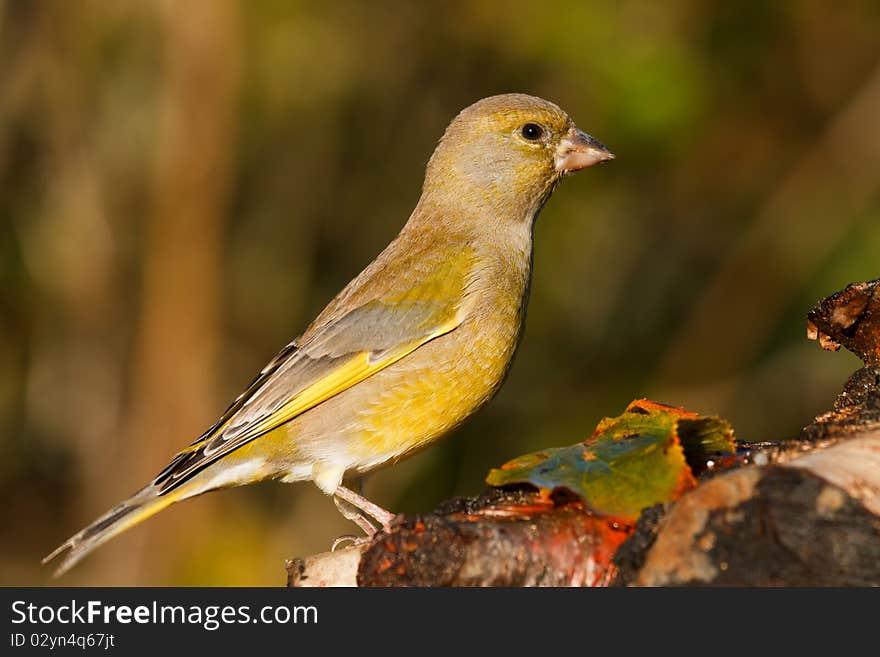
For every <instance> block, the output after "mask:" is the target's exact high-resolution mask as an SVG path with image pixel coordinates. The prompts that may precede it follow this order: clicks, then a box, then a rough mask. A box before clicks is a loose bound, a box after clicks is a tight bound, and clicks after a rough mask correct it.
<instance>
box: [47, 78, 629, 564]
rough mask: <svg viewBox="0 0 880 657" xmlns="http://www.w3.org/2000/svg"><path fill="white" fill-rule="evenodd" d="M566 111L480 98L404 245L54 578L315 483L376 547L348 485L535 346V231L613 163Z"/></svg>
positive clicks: (391, 458) (66, 549)
mask: <svg viewBox="0 0 880 657" xmlns="http://www.w3.org/2000/svg"><path fill="white" fill-rule="evenodd" d="M613 158H614V155H613V154H612V153H611V152H610V151H609V150H608V149H607V148H606V147H605V146H604V145H602V144H601V143H600V142H599V141H597V140H596V139H594V138H593V137H591V136H590V135H588V134H586V133H584V132H582V131H580V130H578V129H577V127H575V125H574V123H573V122H572V120H571V119H570V118H569V117H568V115H567V114H566V113H565V112H564V111H562V109H560V108H559V107H558V106H556V105H555V104H553V103H550V102H548V101H546V100H543V99H541V98H536V97H534V96H528V95H524V94H506V95H500V96H492V97H490V98H485V99H483V100H480V101H478V102H476V103H474V104H473V105H471V106H470V107H467V108H466V109H464V110H463V111H462V112H461V113H459V114H458V116H456V117H455V119H453V121H452V122H451V123H450V124H449V126H448V127H447V129H446V132H445V133H444V135H443V137H442V138H441V139H440V141H439V143H438V145H437V147H436V149H435V150H434V153H433V155H432V156H431V158H430V160H429V162H428V165H427V168H426V172H425V180H424V184H423V187H422V195H421V197H420V199H419V202H418V204H417V205H416V207H415V209H414V210H413V212H412V215H411V216H410V218H409V220H408V221H407V222H406V224H405V225H404V227H403V229H402V230H401V231H400V233H399V234H398V235H397V237H396V238H394V240H393V241H392V242H391V243H390V244H389V245H388V247H387V248H386V249H385V250H384V251H382V253H381V254H379V256H378V257H377V258H376V259H375V260H374V261H373V262H371V263H370V264H369V265H368V266H367V267H366V268H365V269H364V270H363V271H362V272H361V273H360V274H358V275H357V276H356V277H355V278H354V280H352V281H351V282H350V283H349V284H348V285H347V286H346V287H345V288H344V289H343V290H342V292H340V293H339V294H338V295H337V296H336V298H334V299H333V300H332V301H331V302H330V303H329V304H328V305H327V307H326V308H325V309H324V310H323V311H322V312H321V313H320V314H319V315H318V317H317V318H316V319H315V320H314V321H313V322H312V323H311V325H310V326H309V327H308V328H307V329H306V330H305V332H304V333H303V334H302V335H301V336H300V337H298V338H296V339H295V340H293V342H291V343H290V344H289V345H287V346H286V347H285V348H284V349H282V350H281V352H280V353H279V354H278V355H277V356H275V358H273V359H272V361H271V362H270V363H269V364H268V365H267V366H266V367H265V368H263V370H262V371H261V372H260V374H259V375H258V376H257V377H256V379H254V381H253V382H252V383H251V385H250V386H249V387H248V388H247V390H245V391H244V392H243V393H242V394H241V395H240V396H239V397H238V398H237V399H235V401H234V402H233V403H232V405H231V406H230V407H229V408H228V409H227V411H226V412H225V413H224V414H223V416H222V417H221V418H220V419H219V420H218V421H217V422H216V423H215V424H214V425H213V426H212V427H211V428H210V429H208V430H207V431H206V432H205V433H204V434H203V435H202V436H200V437H199V438H198V440H196V441H195V442H194V443H192V444H191V445H190V446H189V447H186V448H185V449H184V450H183V451H181V452H180V453H178V454H177V455H176V456H175V457H174V458H173V459H172V460H171V462H170V463H169V464H168V465H167V466H166V467H165V469H164V470H162V471H161V472H160V473H159V474H158V475H157V476H156V478H155V479H154V480H153V481H151V482H150V483H149V484H147V485H146V486H145V487H144V488H143V489H141V490H140V491H139V492H137V493H135V494H134V495H132V496H131V497H130V498H128V499H127V500H125V501H123V502H122V503H120V504H118V505H117V506H116V507H114V508H113V509H111V510H110V511H108V512H107V513H106V514H104V515H103V516H101V517H100V518H98V519H97V520H96V521H95V522H94V523H92V524H91V525H89V526H88V527H86V528H85V529H83V530H81V531H80V532H78V533H77V534H75V535H74V536H72V537H71V538H70V539H68V540H67V541H65V542H64V543H63V544H62V545H61V546H60V547H59V548H58V549H57V550H55V551H54V552H52V553H51V554H50V555H49V556H48V557H46V559H45V561H49V560H51V559H54V558H55V557H57V556H58V555H61V554H64V557H63V560H62V561H61V563H60V566H59V567H58V569H57V571H56V575H60V574H61V573H63V572H65V571H66V570H68V569H69V568H70V567H72V566H73V565H74V564H76V563H77V562H78V561H80V560H81V559H82V558H83V557H84V556H85V555H87V554H88V553H89V552H91V551H92V550H93V549H95V548H96V547H98V546H99V545H101V544H102V543H104V542H105V541H107V540H109V539H110V538H112V537H113V536H115V535H117V534H119V533H120V532H122V531H124V530H126V529H128V528H129V527H132V526H134V525H135V524H137V523H139V522H141V521H143V520H145V519H146V518H149V517H150V516H152V515H154V514H155V513H157V512H159V511H161V510H162V509H164V508H165V507H167V506H169V505H170V504H173V503H175V502H179V501H180V500H184V499H186V498H189V497H193V496H195V495H200V494H201V493H205V492H207V491H210V490H215V489H218V488H225V487H229V486H239V485H242V484H249V483H252V482H256V481H262V480H266V479H278V480H281V481H284V482H295V481H306V480H310V481H313V482H314V483H315V484H316V485H317V486H318V487H319V488H320V489H321V490H322V491H324V492H325V493H326V494H328V495H332V496H335V498H336V499H337V500H340V502H338V505H339V506H340V508H341V510H343V511H344V512H345V515H346V516H347V517H349V518H351V519H352V520H354V521H355V522H357V524H358V525H359V526H361V527H362V528H363V529H364V531H365V532H367V534H368V535H370V534H372V533H373V532H375V531H376V528H375V525H373V523H372V522H370V521H369V520H368V517H372V518H373V519H374V520H377V521H378V522H379V523H380V524H381V525H382V526H383V527H385V528H386V529H387V527H388V524H389V523H390V521H391V519H392V518H393V515H392V514H390V513H389V512H387V511H385V510H384V509H381V508H380V507H378V506H376V505H375V504H373V503H371V502H369V501H368V500H366V499H364V498H363V497H361V496H360V495H359V494H357V493H356V492H355V491H353V490H351V489H349V488H347V487H345V486H343V485H342V482H343V479H344V478H356V477H359V476H360V475H363V474H365V473H367V472H370V471H372V470H375V469H376V468H379V467H382V466H385V465H388V464H391V463H394V462H396V461H399V460H400V459H402V458H404V457H406V456H408V455H411V454H413V453H414V452H416V451H418V450H420V449H422V448H424V447H426V446H428V445H429V444H431V443H432V442H434V441H435V440H437V439H438V438H440V437H442V436H443V435H445V434H447V433H449V431H451V430H452V429H454V428H455V427H456V426H458V425H459V424H461V423H462V422H463V421H464V420H465V419H466V418H468V417H469V416H470V415H471V414H473V413H474V412H475V411H476V410H477V409H479V408H480V407H481V406H483V405H484V404H485V403H486V402H487V401H489V399H491V398H492V396H493V395H494V394H495V393H496V392H497V391H498V389H499V387H500V386H501V384H502V382H503V380H504V378H505V375H506V374H507V372H508V370H509V368H510V365H511V361H512V360H513V356H514V353H515V351H516V348H517V345H518V343H519V339H520V336H521V335H522V329H523V323H524V319H525V314H526V304H527V301H528V296H529V281H530V278H531V265H532V235H533V228H534V224H535V218H536V217H537V216H538V213H539V212H540V210H541V208H542V207H543V205H544V203H546V202H547V200H548V199H549V197H550V195H551V193H552V192H553V190H554V189H555V187H556V185H557V183H559V181H560V180H561V179H562V178H563V177H564V176H565V175H566V174H568V173H571V172H573V171H577V170H579V169H583V168H585V167H589V166H591V165H594V164H597V163H599V162H603V161H605V160H610V159H613Z"/></svg>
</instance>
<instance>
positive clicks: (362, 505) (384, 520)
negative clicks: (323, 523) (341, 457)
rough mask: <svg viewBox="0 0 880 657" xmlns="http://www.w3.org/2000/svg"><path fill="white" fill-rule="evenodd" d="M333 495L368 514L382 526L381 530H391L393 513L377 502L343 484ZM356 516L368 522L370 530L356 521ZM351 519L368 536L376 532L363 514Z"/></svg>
mask: <svg viewBox="0 0 880 657" xmlns="http://www.w3.org/2000/svg"><path fill="white" fill-rule="evenodd" d="M334 495H335V496H336V497H338V498H339V499H341V500H344V501H345V502H348V503H349V504H350V505H351V506H353V507H355V508H356V509H358V510H360V511H363V513H365V514H366V515H368V516H370V517H371V518H373V519H375V520H376V521H377V522H378V523H379V524H380V525H381V526H382V530H383V531H386V532H389V531H391V522H392V521H393V520H394V518H395V515H394V514H393V513H391V512H390V511H386V510H385V509H383V508H382V507H381V506H379V505H378V504H373V503H372V502H370V500H368V499H367V498H365V497H363V496H362V495H358V494H357V493H355V492H354V491H353V490H350V489H348V488H346V487H345V486H338V487H337V488H336V492H335V493H334ZM358 518H359V519H360V520H362V521H364V522H365V523H367V524H369V525H370V527H371V528H372V532H371V531H370V530H369V529H367V528H366V527H364V525H363V524H361V522H359V521H358ZM352 520H354V521H355V522H356V523H357V524H358V527H360V528H361V529H363V530H364V532H366V533H367V535H368V536H370V537H372V535H373V534H375V533H376V528H375V527H373V526H372V523H370V522H369V521H368V520H367V519H366V518H365V517H364V516H363V515H361V514H358V515H357V516H356V517H355V518H352Z"/></svg>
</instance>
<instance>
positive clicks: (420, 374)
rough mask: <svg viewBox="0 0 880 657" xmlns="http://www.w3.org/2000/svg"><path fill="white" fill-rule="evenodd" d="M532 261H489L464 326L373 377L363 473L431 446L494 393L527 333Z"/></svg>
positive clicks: (357, 445) (361, 445) (359, 446)
mask: <svg viewBox="0 0 880 657" xmlns="http://www.w3.org/2000/svg"><path fill="white" fill-rule="evenodd" d="M530 264H531V263H530V258H527V259H525V260H524V261H520V262H519V263H513V262H504V261H498V260H497V259H493V258H492V257H491V256H489V257H487V261H486V263H484V267H483V270H482V271H479V272H477V274H476V275H475V277H474V279H473V280H472V281H471V283H470V284H469V286H468V292H467V298H466V299H465V300H464V312H465V315H464V319H463V321H462V323H461V324H460V325H459V326H458V327H457V328H456V329H455V330H454V331H452V332H450V333H448V334H446V335H443V336H440V337H438V338H436V339H434V340H432V341H430V342H428V343H426V344H425V345H423V346H421V347H420V348H419V349H417V350H416V351H415V352H413V353H412V354H410V355H409V356H408V357H406V358H404V359H402V360H401V361H399V362H397V363H395V364H394V365H392V366H390V367H388V368H387V369H385V370H383V371H382V372H379V373H378V374H377V375H376V376H374V377H371V380H370V382H369V384H368V386H365V387H364V388H363V390H362V395H363V396H362V397H361V399H362V400H363V402H362V403H361V404H359V407H360V408H359V411H358V413H357V422H356V423H355V424H356V430H355V432H354V434H355V435H353V436H352V440H351V445H352V447H353V448H354V450H355V451H356V452H357V460H358V462H359V463H360V464H361V465H360V466H359V469H360V470H363V471H366V470H369V469H371V468H373V467H376V466H378V465H381V464H382V463H384V462H386V461H389V460H394V459H397V458H400V457H401V456H403V455H404V454H407V453H409V452H412V451H415V450H417V449H420V448H422V447H424V446H426V445H427V444H428V443H430V442H431V441H433V440H435V439H437V438H439V437H441V436H443V435H444V434H445V433H447V432H448V431H450V430H451V429H453V428H454V427H456V426H457V425H459V424H460V423H461V422H463V421H464V420H465V419H467V418H468V417H469V416H470V415H471V414H473V413H474V412H475V411H476V410H478V409H479V408H480V407H481V406H482V405H483V404H485V403H486V402H487V401H489V400H490V399H491V398H492V397H493V396H494V394H495V393H496V392H497V391H498V389H499V388H500V386H501V384H502V382H503V381H504V378H505V376H506V374H507V372H508V370H509V368H510V365H511V362H512V360H513V357H514V354H515V353H516V349H517V345H518V343H519V339H520V336H521V334H522V328H523V323H524V319H525V310H526V302H527V291H528V281H529V275H530V272H529V269H530ZM359 387H360V386H359Z"/></svg>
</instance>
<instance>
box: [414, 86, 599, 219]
mask: <svg viewBox="0 0 880 657" xmlns="http://www.w3.org/2000/svg"><path fill="white" fill-rule="evenodd" d="M611 159H614V155H613V154H612V153H611V151H609V150H608V149H607V148H606V147H605V146H604V145H603V144H602V143H601V142H599V141H598V140H596V139H594V138H593V137H591V136H590V135H588V134H586V133H585V132H582V131H581V130H579V129H578V128H577V126H575V124H574V122H573V121H572V120H571V118H569V116H568V114H566V113H565V112H563V111H562V109H560V108H559V107H558V106H557V105H555V104H553V103H551V102H548V101H546V100H543V99H541V98H537V97H535V96H527V95H525V94H504V95H500V96H491V97H489V98H484V99H482V100H480V101H478V102H476V103H474V104H473V105H471V106H470V107H467V108H465V109H464V110H462V111H461V113H459V115H458V116H456V117H455V119H453V121H452V123H450V124H449V127H448V128H447V129H446V132H445V134H444V135H443V137H442V139H441V140H440V143H439V144H438V145H437V148H436V150H435V151H434V154H433V155H432V156H431V160H430V162H429V163H428V168H427V171H426V173H425V185H424V192H425V194H427V195H430V196H433V197H435V198H436V197H439V199H441V200H445V201H447V202H451V203H463V204H467V205H468V206H474V205H475V204H476V205H481V206H485V205H488V206H489V207H491V208H493V209H495V210H498V211H501V212H504V213H505V214H508V213H510V212H515V213H516V214H518V215H522V216H524V217H525V216H531V215H533V214H534V213H535V212H537V211H538V210H539V209H540V207H541V205H542V204H543V203H544V202H545V201H546V200H547V198H548V197H549V195H550V193H551V192H552V191H553V188H554V187H555V185H556V183H557V182H558V181H559V180H560V178H562V176H564V175H565V174H568V173H571V172H573V171H578V170H580V169H584V168H586V167H589V166H592V165H594V164H598V163H599V162H604V161H605V160H611Z"/></svg>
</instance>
